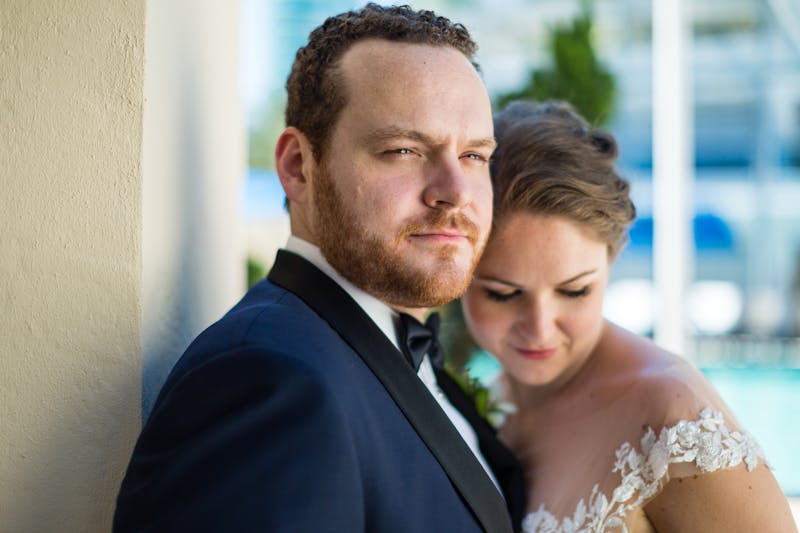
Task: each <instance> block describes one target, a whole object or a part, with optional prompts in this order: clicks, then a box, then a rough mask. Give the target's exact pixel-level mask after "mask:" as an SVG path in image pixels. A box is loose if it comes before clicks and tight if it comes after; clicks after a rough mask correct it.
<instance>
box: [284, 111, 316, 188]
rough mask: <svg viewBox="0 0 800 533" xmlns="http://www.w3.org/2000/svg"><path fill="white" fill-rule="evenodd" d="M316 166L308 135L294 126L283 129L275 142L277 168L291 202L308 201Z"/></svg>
mask: <svg viewBox="0 0 800 533" xmlns="http://www.w3.org/2000/svg"><path fill="white" fill-rule="evenodd" d="M315 167H316V162H315V160H314V154H313V151H312V150H311V144H310V143H309V142H308V139H307V138H306V136H305V135H304V134H303V133H302V132H301V131H300V130H298V129H297V128H295V127H294V126H289V127H288V128H286V129H285V130H283V133H281V136H280V137H279V138H278V142H277V143H276V144H275V170H276V171H277V172H278V177H279V178H280V180H281V185H282V186H283V192H284V194H286V197H287V198H288V199H289V201H290V202H292V203H298V204H302V203H304V202H306V201H307V198H308V197H309V195H310V194H311V188H310V187H311V180H310V178H311V175H312V173H313V172H314V169H315Z"/></svg>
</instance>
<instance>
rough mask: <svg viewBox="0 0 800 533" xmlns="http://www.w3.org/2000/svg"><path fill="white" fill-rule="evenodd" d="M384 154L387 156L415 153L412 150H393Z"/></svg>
mask: <svg viewBox="0 0 800 533" xmlns="http://www.w3.org/2000/svg"><path fill="white" fill-rule="evenodd" d="M383 153H384V154H387V155H411V154H413V153H414V151H413V150H412V149H411V148H393V149H391V150H386V151H385V152H383Z"/></svg>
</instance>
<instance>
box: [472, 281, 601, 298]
mask: <svg viewBox="0 0 800 533" xmlns="http://www.w3.org/2000/svg"><path fill="white" fill-rule="evenodd" d="M483 291H484V294H485V295H486V298H488V299H489V300H492V301H493V302H507V301H509V300H511V299H513V298H515V297H516V296H519V295H520V294H522V291H521V290H520V289H514V290H511V291H498V290H494V289H490V288H484V289H483ZM590 292H591V289H590V288H589V286H588V285H586V286H585V287H581V288H580V289H556V293H558V294H560V295H561V296H565V297H567V298H582V297H584V296H588V295H589V293H590Z"/></svg>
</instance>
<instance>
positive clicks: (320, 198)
mask: <svg viewBox="0 0 800 533" xmlns="http://www.w3.org/2000/svg"><path fill="white" fill-rule="evenodd" d="M313 202H314V206H315V210H316V221H315V223H316V227H315V233H316V239H317V243H318V244H319V248H320V250H321V251H322V255H324V256H325V259H327V260H328V262H329V263H330V264H331V266H333V268H335V269H336V271H337V272H338V273H339V274H341V275H342V276H344V277H345V278H346V279H347V280H349V281H350V282H351V283H352V284H353V285H355V286H356V287H358V288H360V289H362V290H363V291H365V292H367V293H369V294H371V295H373V296H375V297H376V298H378V299H379V300H381V301H383V302H385V303H387V304H390V305H393V306H400V307H407V308H416V307H436V306H439V305H444V304H446V303H447V302H450V301H451V300H454V299H455V298H458V297H459V296H461V295H462V294H463V293H464V291H466V289H467V286H468V285H469V283H470V281H471V280H472V273H473V271H474V270H475V267H476V266H477V263H478V259H480V252H481V251H482V250H483V247H484V245H485V244H486V236H485V235H481V232H480V230H479V229H478V226H477V225H476V224H475V223H474V222H472V221H471V220H470V219H469V218H468V217H467V216H466V215H464V214H462V213H448V212H447V211H444V210H439V209H431V210H429V212H428V213H429V214H428V215H426V216H424V217H421V218H420V220H417V221H415V222H414V223H412V224H410V225H408V226H407V227H405V228H403V229H402V231H401V232H400V233H399V234H396V235H387V236H386V237H387V238H385V239H381V238H380V237H379V236H376V235H374V234H372V233H370V232H369V231H368V230H367V228H365V227H364V226H363V225H362V224H361V223H360V222H359V221H358V220H357V218H356V215H355V213H354V212H353V210H351V209H349V208H348V206H346V205H345V202H344V200H343V199H342V196H341V194H340V193H339V190H338V189H337V188H336V184H335V183H334V180H333V178H332V176H331V175H330V174H329V173H328V171H327V168H325V165H320V167H319V173H318V174H317V181H316V183H315V187H314V195H313ZM436 229H450V230H458V231H460V232H462V233H464V234H465V235H466V236H467V239H468V241H469V243H470V244H471V245H472V249H473V253H474V255H473V257H472V260H471V264H470V265H469V267H468V268H464V267H463V266H459V264H458V263H457V261H456V256H457V254H458V252H457V250H456V249H455V247H454V246H449V245H448V246H441V248H440V249H439V250H438V252H433V251H431V252H430V255H431V256H435V261H434V260H433V259H434V258H433V257H429V258H428V262H427V263H428V265H435V266H428V267H427V268H424V267H421V266H418V265H415V264H414V261H413V259H414V258H413V257H408V255H410V254H412V253H415V252H416V251H415V250H410V249H409V251H407V252H406V253H405V254H404V253H402V252H401V251H399V245H400V244H401V243H402V241H403V240H405V239H407V238H408V236H409V235H412V234H418V233H426V232H427V233H430V232H431V230H436Z"/></svg>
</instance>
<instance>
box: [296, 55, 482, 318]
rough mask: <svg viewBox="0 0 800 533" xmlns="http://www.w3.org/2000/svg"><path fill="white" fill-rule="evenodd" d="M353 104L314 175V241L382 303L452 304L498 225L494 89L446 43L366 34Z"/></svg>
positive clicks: (349, 81) (353, 65)
mask: <svg viewBox="0 0 800 533" xmlns="http://www.w3.org/2000/svg"><path fill="white" fill-rule="evenodd" d="M340 68H341V73H342V75H343V79H344V87H345V94H346V97H347V101H348V103H347V105H346V106H345V108H344V109H343V110H342V112H341V115H340V116H339V118H338V121H337V123H336V125H335V127H334V129H333V132H332V134H331V139H330V141H329V143H328V145H327V150H326V156H325V158H324V160H323V161H321V162H320V164H319V165H318V166H317V167H316V172H315V176H314V179H313V180H312V184H313V185H312V186H313V188H312V198H313V201H312V207H311V209H312V210H313V212H312V214H311V219H312V220H313V229H312V232H313V233H314V240H315V241H316V244H318V245H319V246H320V249H321V250H322V253H323V254H324V255H325V257H326V258H327V260H328V261H329V262H330V263H331V265H332V266H333V267H334V268H335V269H336V270H337V271H338V272H339V273H341V274H342V275H343V276H344V277H345V278H347V279H349V280H350V281H351V282H352V283H353V284H355V285H356V286H358V287H360V288H361V289H363V290H365V291H366V292H368V293H370V294H373V295H374V296H376V297H378V298H379V299H381V300H383V301H384V302H386V303H388V304H390V305H394V306H399V307H406V308H419V307H432V306H436V305H441V304H444V303H446V302H448V301H450V300H452V299H454V298H456V297H458V296H459V295H461V294H462V293H463V292H464V290H465V289H466V287H467V285H468V283H469V281H470V279H471V277H472V271H473V269H474V268H475V264H476V263H477V261H478V259H479V258H480V253H481V251H482V250H483V247H484V245H485V242H486V237H487V234H488V230H489V227H490V224H491V214H492V188H491V182H490V179H489V158H490V156H491V155H492V152H493V150H494V146H495V144H494V137H493V126H492V115H491V107H490V103H489V98H488V95H487V93H486V90H485V88H484V86H483V83H482V82H481V80H480V78H479V77H478V75H477V73H476V72H475V69H474V68H473V67H472V65H471V64H470V63H469V61H468V60H467V59H466V58H465V57H464V56H463V55H462V54H461V53H460V52H458V51H456V50H454V49H452V48H449V47H433V46H427V45H417V44H405V43H402V44H401V43H392V42H388V41H383V40H369V41H362V42H359V43H357V44H355V45H353V47H352V48H351V49H350V50H348V51H347V53H346V54H345V55H344V57H343V58H342V62H341V67H340Z"/></svg>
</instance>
